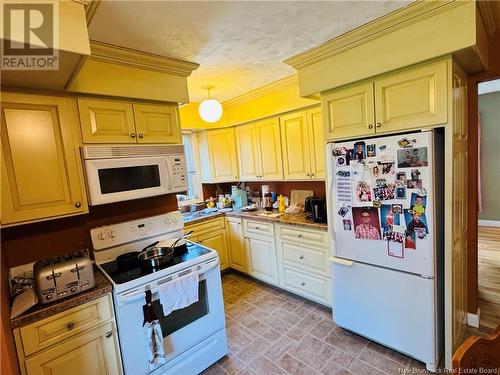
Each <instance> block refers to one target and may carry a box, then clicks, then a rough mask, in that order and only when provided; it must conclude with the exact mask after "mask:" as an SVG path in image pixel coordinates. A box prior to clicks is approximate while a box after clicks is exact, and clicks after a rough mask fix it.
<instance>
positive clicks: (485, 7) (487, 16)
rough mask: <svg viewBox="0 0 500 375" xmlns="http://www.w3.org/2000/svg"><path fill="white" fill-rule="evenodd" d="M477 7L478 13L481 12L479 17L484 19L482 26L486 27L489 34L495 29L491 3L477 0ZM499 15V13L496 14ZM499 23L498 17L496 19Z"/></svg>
mask: <svg viewBox="0 0 500 375" xmlns="http://www.w3.org/2000/svg"><path fill="white" fill-rule="evenodd" d="M477 8H478V9H479V13H480V14H481V18H482V19H483V21H484V26H485V27H486V31H487V33H488V35H489V36H491V35H493V34H494V33H495V31H496V29H497V25H496V23H495V16H494V14H493V10H492V9H491V5H490V2H489V1H484V0H483V1H478V2H477ZM497 17H500V14H499V15H497ZM496 21H497V22H499V23H500V19H499V20H496Z"/></svg>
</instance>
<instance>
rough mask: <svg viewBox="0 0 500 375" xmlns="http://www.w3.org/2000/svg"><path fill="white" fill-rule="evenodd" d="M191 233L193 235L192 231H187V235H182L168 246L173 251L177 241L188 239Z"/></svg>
mask: <svg viewBox="0 0 500 375" xmlns="http://www.w3.org/2000/svg"><path fill="white" fill-rule="evenodd" d="M191 233H193V231H192V230H190V231H189V232H187V233H184V235H182V236H181V237H179V238H178V239H176V240H175V241H174V243H173V244H172V245H170V248H172V249H173V248H175V245H177V244H178V243H179V241H180V240H184V239H186V238H188V237H189V236H190V235H191Z"/></svg>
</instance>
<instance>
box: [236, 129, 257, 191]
mask: <svg viewBox="0 0 500 375" xmlns="http://www.w3.org/2000/svg"><path fill="white" fill-rule="evenodd" d="M235 132H236V144H237V151H238V168H239V172H240V180H241V181H248V180H256V179H257V178H258V177H257V176H258V175H259V167H258V162H259V156H258V155H257V153H258V149H257V143H256V142H257V138H256V136H255V125H254V124H249V125H243V126H238V127H236V128H235Z"/></svg>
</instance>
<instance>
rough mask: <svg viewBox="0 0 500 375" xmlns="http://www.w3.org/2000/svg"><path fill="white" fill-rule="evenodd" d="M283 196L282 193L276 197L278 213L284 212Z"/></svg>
mask: <svg viewBox="0 0 500 375" xmlns="http://www.w3.org/2000/svg"><path fill="white" fill-rule="evenodd" d="M285 209H286V207H285V197H283V195H281V194H280V195H279V197H278V211H279V212H280V213H284V212H285Z"/></svg>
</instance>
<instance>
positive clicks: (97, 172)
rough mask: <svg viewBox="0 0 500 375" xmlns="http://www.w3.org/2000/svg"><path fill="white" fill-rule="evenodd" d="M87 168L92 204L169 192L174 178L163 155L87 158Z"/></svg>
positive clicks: (90, 201)
mask: <svg viewBox="0 0 500 375" xmlns="http://www.w3.org/2000/svg"><path fill="white" fill-rule="evenodd" d="M85 170H86V175H87V184H88V190H89V204H90V205H92V206H95V205H99V204H106V203H112V202H119V201H125V200H130V199H138V198H144V197H151V196H154V195H162V194H168V193H169V192H170V190H171V187H170V186H169V183H170V182H171V181H172V176H171V175H170V174H171V171H170V169H169V168H168V159H167V158H164V157H147V158H117V159H87V160H85Z"/></svg>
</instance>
